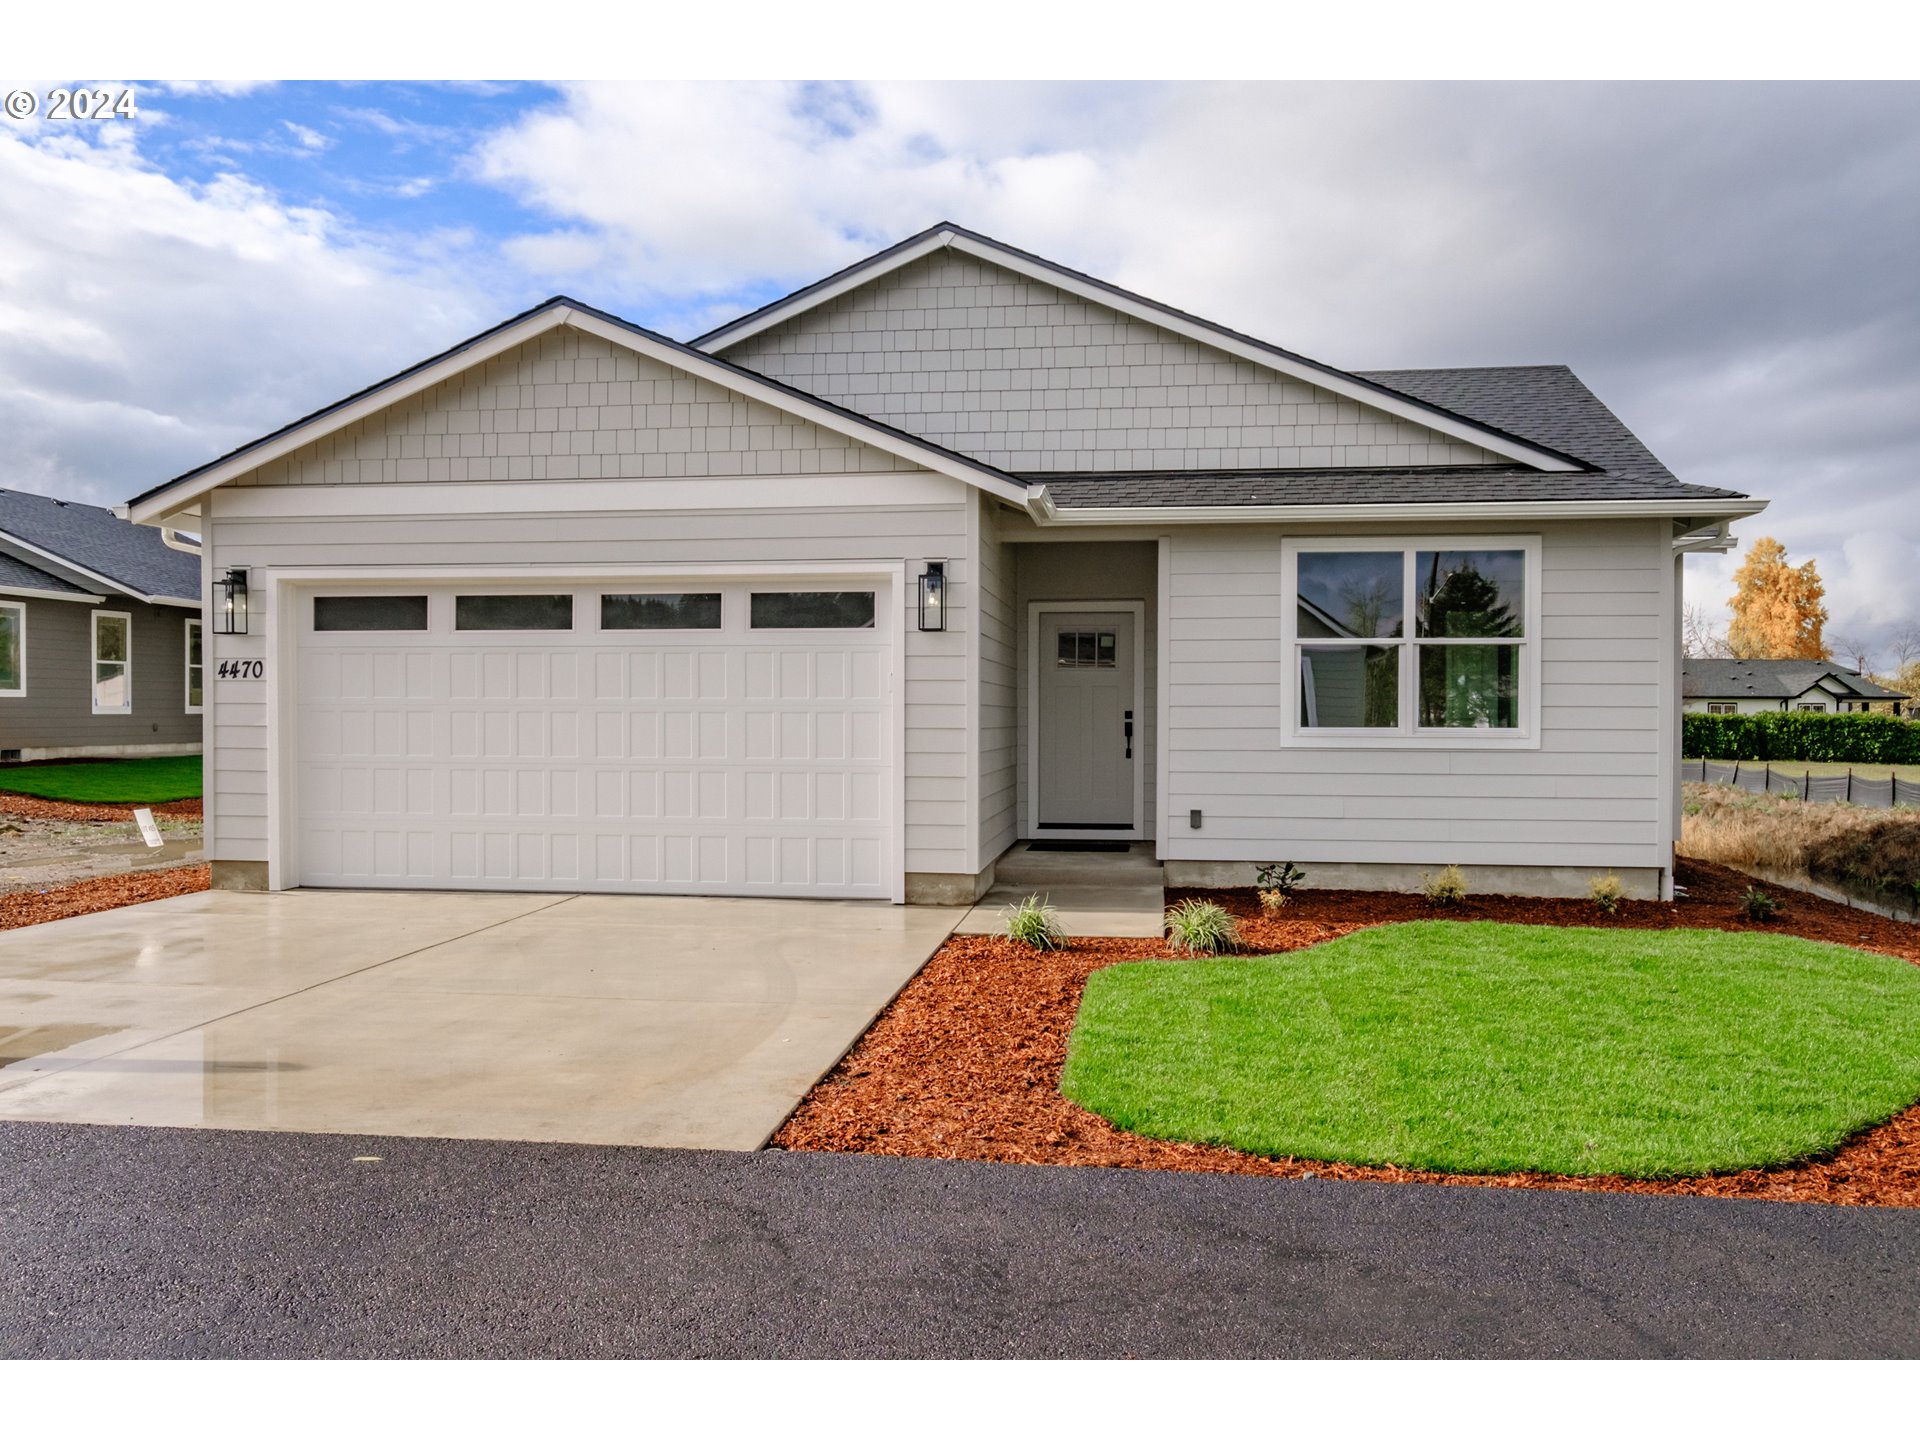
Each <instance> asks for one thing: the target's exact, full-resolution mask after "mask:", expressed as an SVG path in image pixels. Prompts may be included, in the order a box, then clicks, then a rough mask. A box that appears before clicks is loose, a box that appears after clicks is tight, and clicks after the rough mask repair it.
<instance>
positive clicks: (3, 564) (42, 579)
mask: <svg viewBox="0 0 1920 1440" xmlns="http://www.w3.org/2000/svg"><path fill="white" fill-rule="evenodd" d="M0 589H11V590H45V591H46V592H47V593H48V594H50V595H90V594H92V593H93V592H92V591H90V590H83V589H81V588H80V587H79V586H78V585H69V584H68V583H67V582H66V581H65V580H62V579H61V578H60V577H59V576H58V575H49V574H48V573H47V572H46V571H44V570H42V569H39V568H38V567H37V566H33V565H29V564H28V563H27V562H26V561H24V560H19V559H15V558H14V557H13V556H11V555H8V554H6V553H5V552H4V551H0Z"/></svg>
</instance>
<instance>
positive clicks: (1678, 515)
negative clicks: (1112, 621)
mask: <svg viewBox="0 0 1920 1440" xmlns="http://www.w3.org/2000/svg"><path fill="white" fill-rule="evenodd" d="M1766 508H1767V502H1766V501H1764V500H1749V499H1739V500H1686V499H1681V500H1515V501H1496V502H1486V503H1483V502H1464V503H1463V502H1452V501H1422V502H1417V503H1412V504H1405V503H1401V504H1385V505H1098V506H1095V505H1087V506H1072V507H1068V506H1063V505H1060V504H1058V503H1056V502H1055V500H1054V499H1053V497H1052V496H1051V495H1049V494H1048V493H1047V487H1046V486H1044V485H1041V486H1037V487H1035V488H1034V490H1033V491H1030V492H1029V494H1028V497H1027V513H1028V514H1029V515H1031V516H1032V517H1033V519H1034V522H1035V523H1036V524H1039V525H1231V524H1250V523H1258V524H1284V523H1287V522H1292V523H1294V524H1301V525H1304V524H1322V523H1325V522H1328V521H1336V522H1337V521H1352V522H1356V523H1358V522H1367V521H1378V520H1390V521H1438V520H1469V521H1480V520H1594V519H1642V518H1648V519H1651V518H1663V519H1675V520H1684V521H1689V522H1698V523H1699V524H1701V525H1706V524H1711V523H1715V522H1718V521H1722V520H1737V519H1741V518H1743V517H1745V516H1748V515H1757V514H1759V513H1760V512H1761V511H1762V510H1764V509H1766Z"/></svg>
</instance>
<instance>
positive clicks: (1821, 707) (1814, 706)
mask: <svg viewBox="0 0 1920 1440" xmlns="http://www.w3.org/2000/svg"><path fill="white" fill-rule="evenodd" d="M1795 708H1796V709H1799V710H1813V711H1817V712H1818V713H1819V714H1822V715H1824V714H1826V713H1827V707H1826V706H1824V705H1822V704H1821V703H1820V702H1819V701H1817V700H1816V701H1814V702H1812V703H1811V704H1808V703H1807V702H1805V701H1802V702H1801V703H1800V704H1799V705H1798V706H1796V707H1795Z"/></svg>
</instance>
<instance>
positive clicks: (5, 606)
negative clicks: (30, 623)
mask: <svg viewBox="0 0 1920 1440" xmlns="http://www.w3.org/2000/svg"><path fill="white" fill-rule="evenodd" d="M0 610H11V611H13V613H14V622H15V623H14V632H13V633H14V634H15V635H17V636H18V637H19V641H20V684H19V687H18V688H17V689H12V690H0V699H4V700H19V699H21V698H23V697H24V696H25V695H26V693H27V607H26V605H25V603H24V602H19V601H13V600H0Z"/></svg>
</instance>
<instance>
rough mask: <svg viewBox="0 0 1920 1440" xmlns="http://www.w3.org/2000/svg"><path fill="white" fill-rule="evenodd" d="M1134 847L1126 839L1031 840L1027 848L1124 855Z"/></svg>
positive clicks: (1070, 852) (1071, 852)
mask: <svg viewBox="0 0 1920 1440" xmlns="http://www.w3.org/2000/svg"><path fill="white" fill-rule="evenodd" d="M1132 848H1133V847H1132V846H1131V845H1129V844H1128V843H1127V842H1126V841H1124V840H1029V841H1028V842H1027V849H1029V850H1041V851H1046V852H1049V853H1058V852H1061V851H1064V852H1066V853H1067V854H1070V855H1124V854H1126V853H1127V851H1129V850H1131V849H1132Z"/></svg>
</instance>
